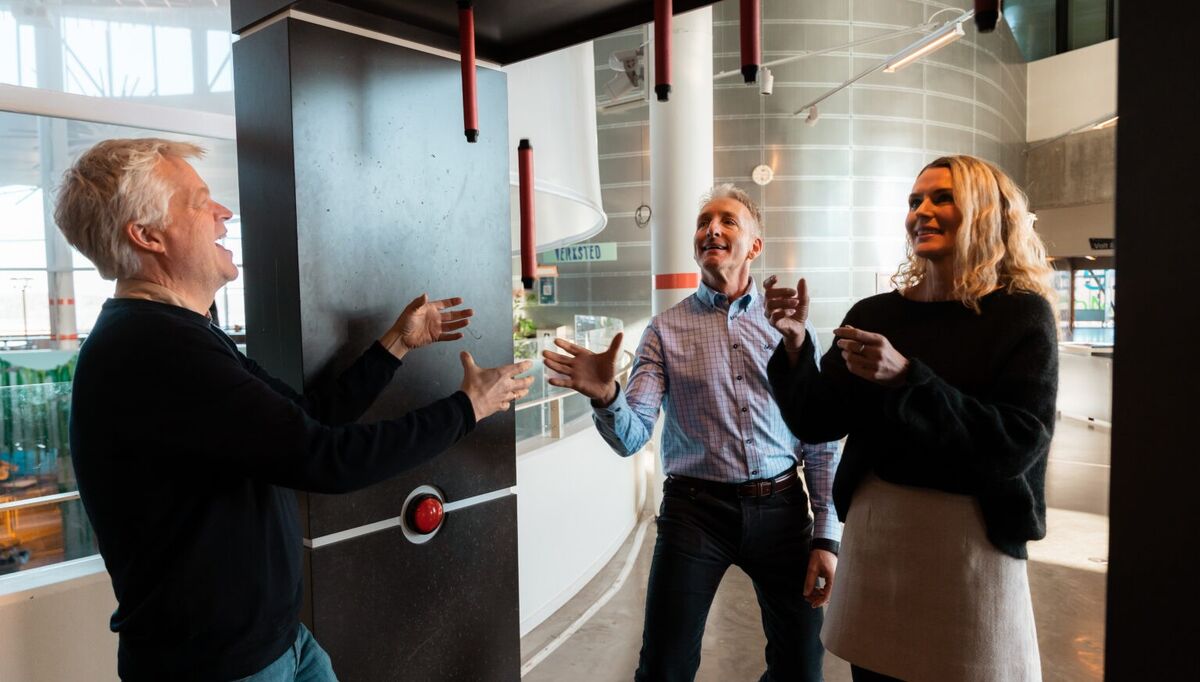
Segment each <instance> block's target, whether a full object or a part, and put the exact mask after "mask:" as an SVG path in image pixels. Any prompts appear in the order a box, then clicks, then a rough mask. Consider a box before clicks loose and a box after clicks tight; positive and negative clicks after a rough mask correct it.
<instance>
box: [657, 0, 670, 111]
mask: <svg viewBox="0 0 1200 682" xmlns="http://www.w3.org/2000/svg"><path fill="white" fill-rule="evenodd" d="M671 13H672V12H671V0H654V94H656V95H658V101H660V102H666V101H667V99H668V98H669V97H670V95H671Z"/></svg>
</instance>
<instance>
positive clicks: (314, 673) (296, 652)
mask: <svg viewBox="0 0 1200 682" xmlns="http://www.w3.org/2000/svg"><path fill="white" fill-rule="evenodd" d="M237 682H337V675H335V674H333V665H332V664H331V663H330V662H329V654H327V653H325V650H324V649H322V648H321V645H320V644H317V640H316V639H315V638H314V637H313V636H312V633H311V632H309V631H308V628H306V627H304V624H303V623H301V624H300V632H299V634H297V635H296V641H295V642H293V643H292V646H291V648H289V649H288V650H287V651H285V652H283V655H282V656H280V657H279V658H277V659H275V662H274V663H272V664H271V665H268V666H267V667H265V668H263V669H262V670H259V671H258V672H256V673H254V674H253V675H251V676H250V677H243V678H242V679H241V680H238V681H237Z"/></svg>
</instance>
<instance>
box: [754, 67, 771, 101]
mask: <svg viewBox="0 0 1200 682" xmlns="http://www.w3.org/2000/svg"><path fill="white" fill-rule="evenodd" d="M774 90H775V74H773V73H771V70H770V69H768V68H767V67H765V66H764V67H761V68H760V69H759V70H758V92H759V93H760V94H763V95H769V94H771V92H773V91H774Z"/></svg>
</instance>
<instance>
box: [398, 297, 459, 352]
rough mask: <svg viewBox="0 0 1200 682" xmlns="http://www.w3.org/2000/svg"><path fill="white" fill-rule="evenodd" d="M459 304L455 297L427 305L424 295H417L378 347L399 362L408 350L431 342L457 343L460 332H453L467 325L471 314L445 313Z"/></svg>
mask: <svg viewBox="0 0 1200 682" xmlns="http://www.w3.org/2000/svg"><path fill="white" fill-rule="evenodd" d="M462 302H463V300H462V299H461V298H459V297H457V296H455V297H453V298H443V299H441V300H440V301H430V300H429V296H428V295H427V294H421V295H420V296H418V297H416V298H414V299H413V300H412V303H409V304H408V305H407V306H406V307H405V308H404V310H403V312H401V313H400V317H398V318H396V322H395V323H393V324H392V327H391V329H389V330H388V331H387V333H386V334H384V335H383V338H381V339H380V340H379V343H381V344H382V345H383V347H384V348H386V349H388V350H389V351H391V353H392V355H395V356H396V357H398V358H399V357H404V354H405V353H407V352H408V351H410V350H413V349H416V348H420V347H422V346H428V345H429V344H431V343H433V342H435V341H455V340H457V339H461V338H462V336H463V335H462V332H458V331H456V330H458V329H462V328H463V327H465V326H467V325H468V324H470V322H471V320H470V317H471V316H472V315H474V314H475V311H474V310H471V309H470V308H464V309H462V310H451V311H446V310H445V309H446V308H452V307H454V306H456V305H462Z"/></svg>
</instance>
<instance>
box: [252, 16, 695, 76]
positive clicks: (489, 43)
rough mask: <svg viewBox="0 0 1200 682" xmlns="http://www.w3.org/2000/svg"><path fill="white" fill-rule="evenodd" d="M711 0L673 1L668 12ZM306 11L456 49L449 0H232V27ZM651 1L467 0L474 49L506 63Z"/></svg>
mask: <svg viewBox="0 0 1200 682" xmlns="http://www.w3.org/2000/svg"><path fill="white" fill-rule="evenodd" d="M712 2H713V0H675V2H674V7H673V9H674V11H675V13H676V14H678V13H680V12H686V11H689V10H692V9H696V8H697V7H703V6H704V5H709V4H712ZM288 7H290V8H292V9H296V10H300V11H306V12H312V13H314V14H319V15H322V16H326V17H329V18H333V19H337V20H339V21H345V22H347V23H352V24H356V25H360V26H364V27H366V28H371V29H374V30H378V31H383V32H385V33H393V34H396V35H398V36H400V37H404V38H408V39H412V40H418V41H420V42H423V43H426V44H431V45H434V46H437V47H445V48H447V49H453V50H455V51H457V50H458V48H457V45H458V5H457V3H456V2H455V0H330V1H327V0H298V1H296V2H288V1H287V0H232V2H231V10H232V17H233V29H234V31H235V32H241V31H242V30H243V29H245V28H247V27H249V26H251V25H253V24H255V23H257V22H259V21H261V20H263V19H265V18H267V17H269V16H271V15H273V14H276V13H277V12H279V11H280V10H283V9H285V8H288ZM653 18H654V2H653V0H475V52H476V55H477V56H478V57H479V58H480V59H485V60H488V61H493V62H498V63H500V64H508V63H511V62H516V61H520V60H522V59H527V58H529V57H534V56H537V55H539V54H545V53H547V52H553V51H554V50H558V49H561V48H564V47H568V46H570V45H575V44H578V43H581V42H584V41H586V40H591V39H593V38H598V37H600V36H603V35H608V34H609V33H614V32H616V31H620V30H623V29H626V28H630V27H633V26H638V25H640V24H644V23H647V22H649V21H651V20H652V19H653Z"/></svg>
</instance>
